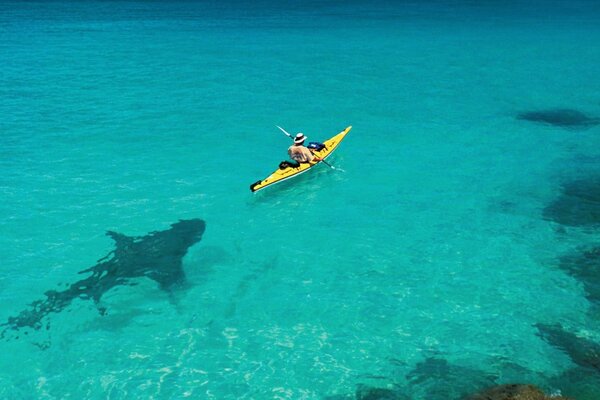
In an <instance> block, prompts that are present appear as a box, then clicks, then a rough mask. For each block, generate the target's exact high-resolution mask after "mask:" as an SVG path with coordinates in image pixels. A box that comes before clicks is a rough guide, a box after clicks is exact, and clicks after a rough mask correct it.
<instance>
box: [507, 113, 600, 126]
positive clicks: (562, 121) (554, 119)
mask: <svg viewBox="0 0 600 400" xmlns="http://www.w3.org/2000/svg"><path fill="white" fill-rule="evenodd" d="M517 119H520V120H525V121H531V122H538V123H543V124H548V125H553V126H559V127H561V128H567V129H586V128H591V127H593V126H595V125H598V124H600V118H593V117H590V116H588V115H586V114H584V113H582V112H581V111H577V110H572V109H568V108H562V109H561V108H558V109H550V110H540V111H527V112H522V113H519V114H517Z"/></svg>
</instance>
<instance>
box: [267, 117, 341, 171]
mask: <svg viewBox="0 0 600 400" xmlns="http://www.w3.org/2000/svg"><path fill="white" fill-rule="evenodd" d="M275 126H276V127H278V128H279V129H280V130H281V132H283V133H285V135H286V136H287V137H289V138H290V139H294V137H293V136H292V135H290V134H289V133H288V132H287V131H286V130H285V129H283V128H282V127H280V126H279V125H275ZM317 162H322V163H323V164H325V165H327V166H328V167H329V168H331V169H333V170H335V171H342V172H345V171H344V170H343V169H341V168H336V167H334V166H333V165H331V164H329V163H328V162H327V161H325V159H323V158H321V161H317Z"/></svg>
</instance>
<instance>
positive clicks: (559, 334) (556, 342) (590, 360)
mask: <svg viewBox="0 0 600 400" xmlns="http://www.w3.org/2000/svg"><path fill="white" fill-rule="evenodd" d="M536 326H537V328H538V330H539V332H540V336H541V337H542V338H543V339H544V340H546V341H547V342H548V343H550V344H551V345H552V346H554V347H556V348H558V349H560V350H561V351H563V352H564V353H565V354H567V355H568V356H569V358H571V360H572V361H573V362H574V363H575V364H577V365H579V366H580V367H583V368H590V369H593V370H595V371H597V372H600V345H599V344H597V343H595V342H593V341H591V340H589V339H586V338H582V337H579V336H576V335H575V334H573V333H570V332H567V331H565V330H564V328H563V327H562V325H560V324H553V325H546V324H537V325H536Z"/></svg>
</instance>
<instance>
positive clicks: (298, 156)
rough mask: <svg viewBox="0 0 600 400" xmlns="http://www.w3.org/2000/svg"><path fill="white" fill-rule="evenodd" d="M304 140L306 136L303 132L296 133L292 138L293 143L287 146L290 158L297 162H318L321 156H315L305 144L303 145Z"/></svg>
mask: <svg viewBox="0 0 600 400" xmlns="http://www.w3.org/2000/svg"><path fill="white" fill-rule="evenodd" d="M305 140H306V136H304V134H303V133H298V134H297V135H296V137H295V138H294V144H293V145H291V146H290V147H289V148H288V154H289V155H290V158H291V159H292V160H294V161H298V162H299V163H311V162H313V161H314V162H319V161H321V158H319V157H316V156H315V155H314V154H313V153H312V152H311V151H310V150H309V149H308V148H307V147H306V146H304V141H305Z"/></svg>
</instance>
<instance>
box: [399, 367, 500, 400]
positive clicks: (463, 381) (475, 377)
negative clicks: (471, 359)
mask: <svg viewBox="0 0 600 400" xmlns="http://www.w3.org/2000/svg"><path fill="white" fill-rule="evenodd" d="M406 378H407V379H408V381H409V382H410V386H412V387H413V388H414V387H418V388H419V390H423V392H424V393H426V395H427V399H429V400H446V399H460V398H461V397H463V396H465V395H468V394H470V393H473V391H474V390H475V389H476V388H481V387H489V386H492V385H495V384H496V378H497V377H496V376H493V375H491V374H488V373H486V372H484V371H480V370H476V369H471V368H468V367H463V366H458V365H453V364H450V363H449V362H448V361H447V360H445V359H442V358H436V357H430V358H427V359H425V361H422V362H420V363H418V364H417V365H416V366H415V368H414V369H413V370H412V371H411V372H409V373H408V374H407V375H406Z"/></svg>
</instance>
